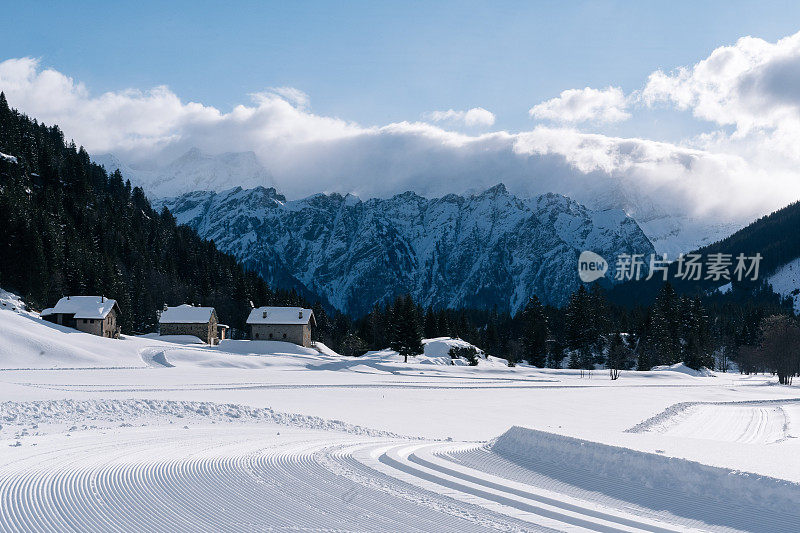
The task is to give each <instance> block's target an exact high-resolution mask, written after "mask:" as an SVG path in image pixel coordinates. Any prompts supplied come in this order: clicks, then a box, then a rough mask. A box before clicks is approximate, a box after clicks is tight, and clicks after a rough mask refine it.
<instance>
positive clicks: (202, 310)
mask: <svg viewBox="0 0 800 533" xmlns="http://www.w3.org/2000/svg"><path fill="white" fill-rule="evenodd" d="M158 333H159V335H192V336H194V337H197V338H198V339H200V340H201V341H203V342H206V343H208V344H211V345H214V344H218V343H219V322H218V321H217V312H216V310H215V309H214V308H213V307H195V306H193V305H190V304H183V305H178V306H175V307H167V306H165V307H164V310H163V311H161V316H160V317H159V319H158Z"/></svg>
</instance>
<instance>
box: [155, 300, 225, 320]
mask: <svg viewBox="0 0 800 533" xmlns="http://www.w3.org/2000/svg"><path fill="white" fill-rule="evenodd" d="M213 312H214V308H213V307H194V306H192V305H189V304H183V305H179V306H177V307H167V309H166V310H165V311H162V312H161V318H159V319H158V322H159V324H206V323H207V322H208V321H209V320H211V314H212V313H213Z"/></svg>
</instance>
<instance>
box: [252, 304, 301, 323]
mask: <svg viewBox="0 0 800 533" xmlns="http://www.w3.org/2000/svg"><path fill="white" fill-rule="evenodd" d="M313 317H314V311H312V310H311V309H303V308H302V307H256V308H255V309H253V310H252V311H250V316H249V317H247V323H248V324H280V325H285V324H308V321H309V320H312V319H313ZM315 322H316V320H315Z"/></svg>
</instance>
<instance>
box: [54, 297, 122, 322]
mask: <svg viewBox="0 0 800 533" xmlns="http://www.w3.org/2000/svg"><path fill="white" fill-rule="evenodd" d="M115 305H117V301H116V300H112V299H110V298H105V297H103V296H65V297H63V298H61V299H60V300H59V301H58V303H57V304H56V305H55V306H54V307H49V308H47V309H45V310H44V311H42V313H41V314H42V316H46V315H54V314H57V313H58V314H67V315H75V318H99V319H103V318H105V317H107V316H108V313H110V312H111V310H112V309H113V308H114V306H115ZM117 311H119V307H117Z"/></svg>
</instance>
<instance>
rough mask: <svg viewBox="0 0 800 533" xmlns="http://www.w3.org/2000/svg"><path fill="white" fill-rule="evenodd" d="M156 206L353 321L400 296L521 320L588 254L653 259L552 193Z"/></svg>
mask: <svg viewBox="0 0 800 533" xmlns="http://www.w3.org/2000/svg"><path fill="white" fill-rule="evenodd" d="M159 205H163V206H165V207H167V208H169V210H170V211H171V212H172V213H173V214H174V215H175V217H176V219H177V220H178V222H180V223H184V224H188V225H189V226H190V227H192V228H194V229H196V230H197V231H198V233H200V234H201V235H202V236H204V237H206V238H208V239H213V241H214V242H215V244H216V245H217V246H218V247H219V248H220V249H222V250H225V251H227V252H229V253H232V254H233V255H235V256H236V257H238V258H239V259H240V260H242V261H243V262H244V263H245V264H246V265H248V266H251V267H254V268H257V269H258V271H259V272H260V273H261V274H262V276H264V277H265V279H267V280H270V279H274V278H275V277H276V276H292V277H294V278H297V279H298V280H300V281H301V282H302V283H303V284H305V285H306V286H307V287H308V288H309V289H311V290H313V291H315V292H318V293H320V294H322V295H324V296H326V297H327V298H328V300H329V301H330V302H331V304H333V305H334V306H336V307H337V308H339V309H341V310H343V311H346V312H350V313H353V314H355V315H360V314H363V313H366V312H367V311H368V310H369V309H370V308H371V307H372V305H373V304H374V303H376V302H385V301H387V300H389V299H390V298H392V297H394V296H395V295H396V294H399V293H405V292H409V293H411V294H412V295H413V296H414V298H415V300H416V301H417V302H419V303H421V304H422V305H425V306H427V305H431V306H434V307H471V308H484V309H486V308H492V307H493V306H495V305H496V306H498V307H499V308H500V309H509V310H511V311H516V310H518V309H519V308H520V307H521V306H523V305H524V304H525V302H526V301H527V299H528V298H529V297H530V296H532V295H533V294H536V295H538V296H539V298H541V299H542V300H543V301H544V302H547V303H552V304H562V303H564V302H565V301H566V299H567V297H568V296H569V294H570V293H571V292H572V291H573V290H575V289H576V288H577V286H578V284H579V280H578V277H577V257H578V255H579V254H580V252H581V251H583V250H593V251H595V252H597V253H600V254H601V255H603V256H605V257H613V256H616V255H617V254H618V253H634V252H635V253H646V254H649V253H651V252H652V251H653V247H652V245H651V244H650V242H649V241H648V239H647V237H645V235H644V233H643V232H642V231H641V229H640V228H639V226H638V225H637V224H636V222H634V221H633V219H631V218H629V217H626V216H625V214H624V213H623V212H621V211H616V210H608V211H590V210H588V209H586V208H585V207H583V206H581V205H579V204H578V203H576V202H574V201H572V200H570V199H568V198H566V197H564V196H559V195H555V194H546V195H542V196H539V197H535V198H528V199H521V198H517V197H515V196H513V195H511V194H509V193H508V191H507V190H506V188H505V187H504V186H503V185H498V186H495V187H493V188H491V189H489V190H487V191H485V192H483V193H481V194H475V195H471V196H458V195H447V196H444V197H442V198H434V199H426V198H423V197H421V196H418V195H416V194H414V193H411V192H407V193H403V194H399V195H396V196H394V197H392V198H388V199H370V200H367V201H362V200H360V199H358V198H356V197H354V196H351V195H347V196H341V195H339V194H331V195H323V194H318V195H314V196H311V197H308V198H305V199H303V200H296V201H289V202H287V201H286V199H285V198H284V197H283V196H282V195H280V194H278V193H277V192H276V191H275V190H274V189H265V188H256V189H250V190H244V189H241V188H235V189H231V190H228V191H223V192H220V193H216V192H210V191H209V192H195V193H189V194H185V195H183V196H179V197H177V198H172V199H168V200H163V201H161V202H159ZM612 272H613V265H612Z"/></svg>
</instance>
